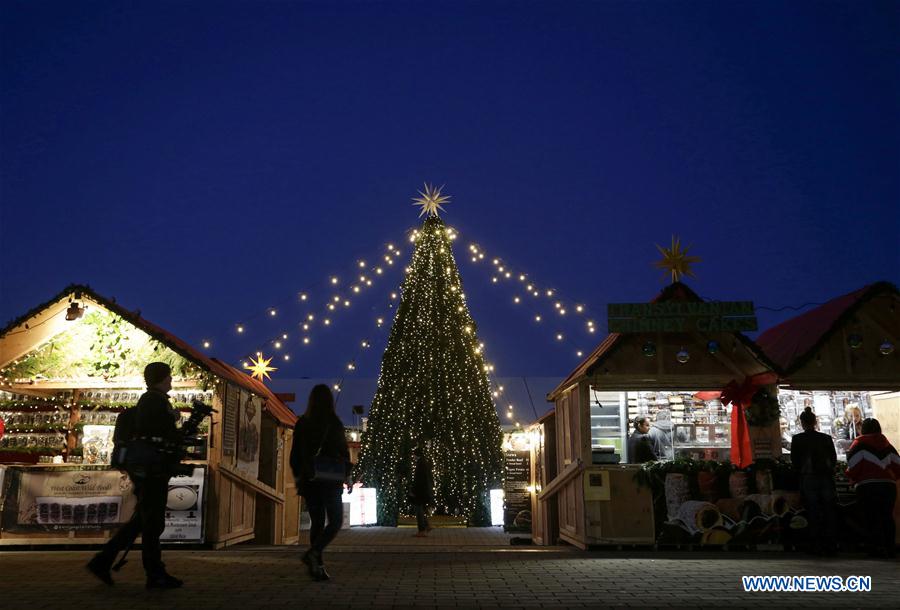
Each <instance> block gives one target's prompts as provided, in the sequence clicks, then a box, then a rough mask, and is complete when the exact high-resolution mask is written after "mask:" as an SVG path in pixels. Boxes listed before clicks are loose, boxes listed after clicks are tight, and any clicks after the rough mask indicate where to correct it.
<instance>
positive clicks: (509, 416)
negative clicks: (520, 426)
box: [506, 411, 515, 419]
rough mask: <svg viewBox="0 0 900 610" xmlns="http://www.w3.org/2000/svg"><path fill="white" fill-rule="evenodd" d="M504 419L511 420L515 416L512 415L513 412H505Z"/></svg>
mask: <svg viewBox="0 0 900 610" xmlns="http://www.w3.org/2000/svg"><path fill="white" fill-rule="evenodd" d="M506 417H508V418H509V419H512V418H513V417H515V415H513V412H512V411H507V412H506Z"/></svg>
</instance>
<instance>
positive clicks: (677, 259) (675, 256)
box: [653, 235, 701, 283]
mask: <svg viewBox="0 0 900 610" xmlns="http://www.w3.org/2000/svg"><path fill="white" fill-rule="evenodd" d="M656 249H657V250H659V253H660V254H662V259H660V260H658V261H656V262H655V263H653V266H654V267H656V268H657V269H662V270H663V271H665V272H666V273H667V274H669V276H670V277H671V278H672V282H673V283H674V282H677V281H679V280H680V279H681V278H682V276H685V275H689V276H690V277H697V276H695V275H694V272H693V271H692V270H691V265H692V264H694V263H699V262H700V260H701V259H700V257H699V256H688V250H690V249H691V246H688V247H687V248H684V249H682V248H681V240H680V239H679V238H678V237H676V236H674V235H673V236H672V246H671V247H669V248H663V247H662V246H660V245H659V244H656Z"/></svg>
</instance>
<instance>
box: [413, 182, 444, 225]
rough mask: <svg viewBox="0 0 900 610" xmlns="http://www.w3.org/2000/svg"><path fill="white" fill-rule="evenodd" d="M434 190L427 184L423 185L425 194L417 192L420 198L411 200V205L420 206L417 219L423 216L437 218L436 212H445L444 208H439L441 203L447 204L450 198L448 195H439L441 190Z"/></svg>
mask: <svg viewBox="0 0 900 610" xmlns="http://www.w3.org/2000/svg"><path fill="white" fill-rule="evenodd" d="M442 188H444V187H443V186H442V187H440V188H434V187H433V186H431V185H430V184H428V183H427V182H426V183H425V192H424V193H423V192H422V191H419V194H420V195H421V197H415V198H413V205H420V206H422V211H421V212H419V218H422V216H424V215H425V214H428V216H437V215H438V210H440V211H441V212H446V210H445V209H444V208H442V207H441V204H442V203H449V202H450V196H449V195H441V189H442Z"/></svg>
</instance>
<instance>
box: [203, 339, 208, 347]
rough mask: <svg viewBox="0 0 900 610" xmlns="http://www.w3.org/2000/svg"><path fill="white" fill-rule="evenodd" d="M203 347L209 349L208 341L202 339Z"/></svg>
mask: <svg viewBox="0 0 900 610" xmlns="http://www.w3.org/2000/svg"><path fill="white" fill-rule="evenodd" d="M203 347H205V348H206V349H209V341H204V342H203Z"/></svg>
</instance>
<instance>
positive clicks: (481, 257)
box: [478, 252, 484, 260]
mask: <svg viewBox="0 0 900 610" xmlns="http://www.w3.org/2000/svg"><path fill="white" fill-rule="evenodd" d="M478 258H479V260H480V259H483V258H484V254H483V253H481V252H479V253H478Z"/></svg>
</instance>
